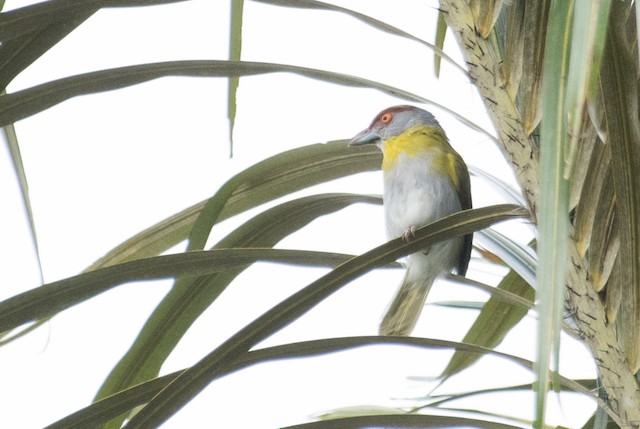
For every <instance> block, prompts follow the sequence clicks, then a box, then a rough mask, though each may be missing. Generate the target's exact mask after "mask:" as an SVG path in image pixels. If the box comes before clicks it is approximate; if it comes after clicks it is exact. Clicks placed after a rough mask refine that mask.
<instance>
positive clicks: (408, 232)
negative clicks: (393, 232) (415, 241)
mask: <svg viewBox="0 0 640 429" xmlns="http://www.w3.org/2000/svg"><path fill="white" fill-rule="evenodd" d="M415 236H416V226H415V225H411V226H410V227H409V228H407V229H405V230H404V234H402V239H403V240H404V241H406V242H407V243H408V242H409V241H410V240H411V239H412V238H413V237H415Z"/></svg>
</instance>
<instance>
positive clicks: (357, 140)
mask: <svg viewBox="0 0 640 429" xmlns="http://www.w3.org/2000/svg"><path fill="white" fill-rule="evenodd" d="M377 143H380V136H379V135H378V132H377V131H375V130H372V129H370V128H367V129H366V130H362V131H360V132H359V133H358V134H357V135H356V136H355V137H354V138H352V139H351V141H350V142H349V146H360V145H364V144H377Z"/></svg>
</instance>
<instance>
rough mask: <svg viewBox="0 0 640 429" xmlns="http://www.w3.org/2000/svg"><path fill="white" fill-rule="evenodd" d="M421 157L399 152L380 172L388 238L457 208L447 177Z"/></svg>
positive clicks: (453, 189)
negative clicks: (392, 163) (390, 166)
mask: <svg viewBox="0 0 640 429" xmlns="http://www.w3.org/2000/svg"><path fill="white" fill-rule="evenodd" d="M428 165H429V162H428V161H427V160H425V159H419V158H411V159H407V157H406V156H404V155H400V156H399V157H398V160H397V163H396V165H395V166H394V168H393V169H391V170H389V171H387V172H385V174H384V210H385V219H386V225H387V236H388V238H389V239H392V238H397V237H399V236H401V235H402V234H403V233H404V232H405V231H406V230H407V229H408V228H410V227H412V226H415V227H417V228H419V227H421V226H424V225H426V224H427V223H430V222H433V221H435V220H437V219H440V218H442V217H445V216H448V215H450V214H452V213H455V212H458V211H460V201H459V200H458V195H457V192H456V190H455V188H454V186H453V183H452V181H451V179H449V178H448V177H444V178H443V177H442V176H441V175H436V174H434V172H433V171H432V170H431V169H429V168H428Z"/></svg>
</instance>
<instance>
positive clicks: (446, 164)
mask: <svg viewBox="0 0 640 429" xmlns="http://www.w3.org/2000/svg"><path fill="white" fill-rule="evenodd" d="M383 152H384V158H383V160H382V171H389V170H391V169H392V168H393V167H394V166H395V165H396V162H397V161H398V157H399V156H400V154H405V155H407V156H409V157H419V156H420V155H421V154H427V153H428V154H429V155H430V156H429V157H428V158H426V159H430V160H431V165H429V166H428V168H431V169H433V170H436V171H437V172H438V173H440V174H443V175H447V176H449V177H451V178H452V179H453V182H454V185H455V187H456V188H458V177H457V176H456V174H455V171H456V162H458V158H459V155H458V154H457V153H456V152H455V151H454V150H453V148H451V146H450V145H449V142H448V141H447V137H446V136H445V134H444V131H443V130H442V128H440V127H433V126H427V125H416V126H414V127H411V128H408V129H407V130H406V131H405V132H403V133H402V134H400V135H399V136H396V137H392V138H390V139H388V140H385V141H384V151H383Z"/></svg>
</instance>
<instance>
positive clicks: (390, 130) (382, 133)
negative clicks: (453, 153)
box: [349, 105, 440, 148]
mask: <svg viewBox="0 0 640 429" xmlns="http://www.w3.org/2000/svg"><path fill="white" fill-rule="evenodd" d="M420 125H424V126H431V127H438V128H439V127H440V124H438V121H437V120H436V118H435V117H434V116H433V115H432V114H431V113H429V112H427V111H426V110H423V109H420V108H418V107H414V106H406V105H403V106H393V107H389V108H387V109H385V110H383V111H382V112H380V113H378V115H377V116H376V117H375V118H374V120H373V122H371V125H369V128H367V129H365V130H362V131H361V132H359V133H358V134H357V135H356V136H355V137H354V138H352V139H351V141H350V142H349V146H359V145H364V144H377V145H378V146H380V147H381V148H382V145H383V143H384V141H385V140H388V139H390V138H393V137H397V136H399V135H401V134H402V133H404V132H405V131H406V130H408V129H410V128H413V127H416V126H420Z"/></svg>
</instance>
